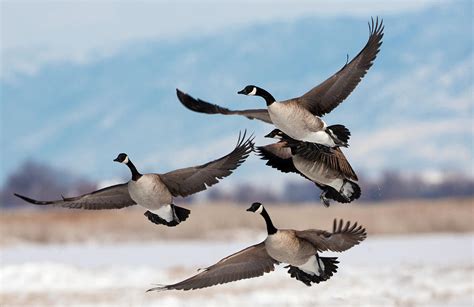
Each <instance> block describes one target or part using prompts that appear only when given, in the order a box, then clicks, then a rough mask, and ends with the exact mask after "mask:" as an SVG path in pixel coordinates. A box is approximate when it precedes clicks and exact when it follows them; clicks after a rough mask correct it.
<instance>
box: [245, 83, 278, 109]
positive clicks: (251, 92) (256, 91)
mask: <svg viewBox="0 0 474 307" xmlns="http://www.w3.org/2000/svg"><path fill="white" fill-rule="evenodd" d="M237 94H241V95H247V96H260V97H262V98H263V99H265V102H266V103H267V106H270V105H271V104H272V103H274V102H275V98H273V96H272V94H270V93H269V92H267V91H266V90H264V89H263V88H260V87H258V86H255V85H247V86H246V87H244V89H243V90H241V91H238V92H237Z"/></svg>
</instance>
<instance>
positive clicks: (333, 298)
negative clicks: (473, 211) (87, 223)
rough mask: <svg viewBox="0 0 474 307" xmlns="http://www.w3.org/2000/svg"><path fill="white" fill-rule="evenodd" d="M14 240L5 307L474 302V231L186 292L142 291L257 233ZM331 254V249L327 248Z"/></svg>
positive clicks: (403, 240)
mask: <svg viewBox="0 0 474 307" xmlns="http://www.w3.org/2000/svg"><path fill="white" fill-rule="evenodd" d="M262 238H263V236H261V237H260V238H257V239H253V240H251V239H246V240H243V241H239V242H218V243H216V242H212V241H167V242H159V243H136V244H132V243H126V244H110V245H107V244H95V245H91V244H71V245H15V246H10V247H6V248H3V249H2V251H1V270H0V305H1V306H28V305H31V306H74V305H80V306H226V307H230V306H473V305H474V281H473V278H474V260H473V259H474V234H464V235H461V234H457V235H454V234H436V235H423V236H421V235H412V236H392V237H388V236H372V237H369V239H367V240H366V241H365V242H363V243H362V244H361V245H359V246H356V247H354V248H353V249H351V250H349V251H347V252H345V253H343V254H340V255H338V256H339V257H340V258H339V259H340V261H341V263H340V264H339V271H338V273H337V274H335V275H334V276H333V277H332V278H331V279H330V280H329V281H327V282H325V283H322V284H319V285H314V286H313V287H306V286H305V285H303V284H302V283H300V282H298V281H296V280H294V279H291V278H290V277H289V275H288V274H287V273H286V270H285V269H283V268H282V267H281V266H280V267H278V268H277V269H276V271H275V272H272V273H270V274H265V275H264V276H263V277H260V278H256V279H251V280H244V281H238V282H235V283H231V284H227V285H223V286H216V287H213V288H209V289H204V290H197V291H192V292H182V291H171V292H151V293H145V290H147V289H148V288H150V287H151V286H152V285H153V284H155V283H171V282H176V281H178V280H181V279H183V278H185V277H187V276H189V275H191V274H194V273H195V272H196V269H197V268H200V267H205V266H207V265H210V264H213V263H214V262H215V261H217V260H219V259H220V258H222V257H224V256H226V255H228V254H230V253H233V252H235V251H237V250H240V249H242V248H244V247H246V246H248V245H250V244H253V243H255V242H257V241H258V240H259V239H262ZM327 255H331V254H329V253H328V254H327Z"/></svg>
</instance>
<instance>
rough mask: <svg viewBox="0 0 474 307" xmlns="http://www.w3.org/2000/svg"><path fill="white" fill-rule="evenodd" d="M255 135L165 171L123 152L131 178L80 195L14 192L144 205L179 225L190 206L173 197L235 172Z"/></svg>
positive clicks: (157, 218)
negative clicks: (142, 168) (144, 166)
mask: <svg viewBox="0 0 474 307" xmlns="http://www.w3.org/2000/svg"><path fill="white" fill-rule="evenodd" d="M252 140H253V136H250V137H248V138H247V137H246V133H244V134H243V135H241V134H239V139H238V141H237V145H236V146H235V148H234V150H232V152H230V153H229V154H227V155H225V156H223V157H221V158H219V159H216V160H213V161H210V162H207V163H205V164H202V165H197V166H194V167H187V168H182V169H178V170H175V171H171V172H168V173H164V174H154V173H151V174H141V173H140V172H139V171H138V170H137V168H136V167H135V165H134V164H133V163H132V161H131V159H130V157H129V156H128V155H127V154H125V153H121V154H119V155H118V156H117V158H115V159H114V161H115V162H119V163H123V164H125V165H127V166H128V168H129V169H130V171H131V173H132V178H131V180H130V181H128V182H126V183H122V184H117V185H113V186H109V187H106V188H103V189H100V190H97V191H94V192H91V193H88V194H84V195H81V196H77V197H63V198H62V199H60V200H52V201H40V200H35V199H32V198H29V197H26V196H23V195H20V194H17V193H15V194H14V195H15V196H17V197H19V198H21V199H23V200H25V201H27V202H29V203H32V204H35V205H52V206H59V207H64V208H73V209H88V210H99V209H120V208H124V207H128V206H133V205H137V204H138V205H140V206H142V207H144V208H146V209H148V210H147V211H146V212H145V216H146V217H147V218H148V219H149V220H150V221H151V222H153V223H155V224H163V225H166V226H176V225H178V224H179V223H181V222H183V221H185V220H186V219H187V217H188V216H189V214H190V210H188V209H185V208H181V207H178V206H175V205H174V204H173V197H177V196H181V197H186V196H189V195H191V194H194V193H197V192H200V191H204V190H206V189H207V188H208V187H210V186H213V185H214V184H216V183H218V182H219V180H220V179H222V178H225V177H227V176H229V175H230V174H232V172H233V171H234V170H235V169H236V168H237V167H239V166H240V165H241V164H242V163H243V162H244V161H245V160H246V159H247V157H248V156H249V154H250V152H251V151H252V150H253V142H252Z"/></svg>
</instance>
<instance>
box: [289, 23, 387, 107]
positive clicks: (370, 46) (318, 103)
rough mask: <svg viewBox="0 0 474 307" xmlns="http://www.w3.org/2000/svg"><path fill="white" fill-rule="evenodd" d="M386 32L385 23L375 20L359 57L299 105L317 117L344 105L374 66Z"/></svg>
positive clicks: (315, 88) (300, 101) (313, 90)
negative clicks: (341, 104) (345, 100)
mask: <svg viewBox="0 0 474 307" xmlns="http://www.w3.org/2000/svg"><path fill="white" fill-rule="evenodd" d="M383 29H384V26H383V20H381V21H380V22H379V19H378V18H377V19H376V21H375V22H374V19H372V23H371V24H369V31H370V36H369V40H368V41H367V44H366V45H365V47H364V48H363V49H362V50H361V51H360V52H359V54H358V55H357V56H356V57H355V58H354V59H352V61H350V62H349V63H347V64H346V65H344V67H342V68H341V69H340V70H339V71H338V72H337V73H335V74H334V75H332V76H331V77H330V78H328V79H327V80H326V81H324V82H323V83H321V84H319V85H318V86H316V87H314V88H313V89H312V90H310V91H309V92H307V93H306V94H304V95H303V96H301V97H299V98H297V101H298V103H299V104H301V105H302V106H304V107H305V108H306V109H308V110H309V111H310V112H311V113H313V114H314V115H316V116H323V115H324V114H327V113H329V112H331V111H332V110H333V109H334V108H335V107H337V106H338V105H339V104H340V103H341V102H342V101H344V99H346V98H347V96H349V94H350V93H352V91H353V90H354V89H355V87H356V86H357V85H358V84H359V82H360V81H361V80H362V78H363V77H364V76H365V74H366V73H367V71H368V70H369V68H370V67H371V66H372V64H373V62H374V60H375V58H376V56H377V53H378V52H379V50H380V46H381V45H382V37H383Z"/></svg>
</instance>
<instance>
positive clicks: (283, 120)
mask: <svg viewBox="0 0 474 307" xmlns="http://www.w3.org/2000/svg"><path fill="white" fill-rule="evenodd" d="M268 114H269V115H270V118H271V120H272V122H273V124H274V125H275V127H277V128H278V129H280V130H281V131H284V132H285V133H286V134H288V135H289V136H290V137H292V138H294V139H296V140H301V141H305V142H311V143H318V144H322V145H325V146H328V147H334V146H336V145H337V144H336V141H335V140H334V139H333V137H331V135H330V134H329V133H328V131H326V128H327V125H326V123H325V122H324V121H323V120H322V119H321V118H319V117H317V116H314V115H313V114H311V113H310V112H309V111H307V110H306V109H304V108H302V107H300V106H298V104H295V103H292V102H291V101H288V102H274V103H272V104H271V105H269V106H268Z"/></svg>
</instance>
